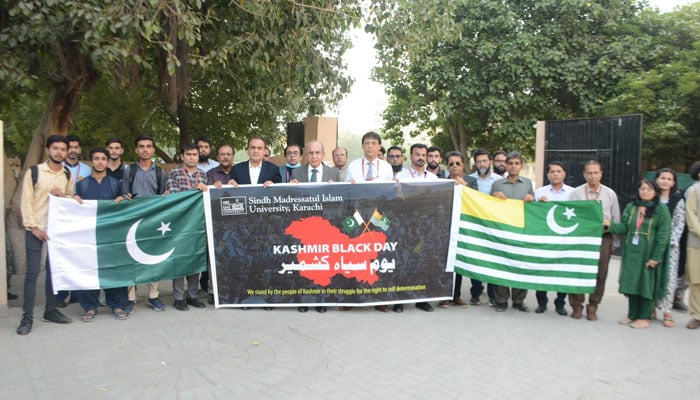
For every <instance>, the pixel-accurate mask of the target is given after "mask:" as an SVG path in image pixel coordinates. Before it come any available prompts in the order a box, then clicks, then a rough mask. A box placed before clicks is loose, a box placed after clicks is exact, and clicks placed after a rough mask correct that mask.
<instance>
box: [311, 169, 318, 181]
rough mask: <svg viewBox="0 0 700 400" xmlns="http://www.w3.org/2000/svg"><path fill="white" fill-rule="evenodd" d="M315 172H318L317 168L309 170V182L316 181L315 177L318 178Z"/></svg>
mask: <svg viewBox="0 0 700 400" xmlns="http://www.w3.org/2000/svg"><path fill="white" fill-rule="evenodd" d="M317 172H318V170H317V169H316V168H314V169H312V170H311V180H310V181H309V182H316V179H318V178H317V177H316V173H317Z"/></svg>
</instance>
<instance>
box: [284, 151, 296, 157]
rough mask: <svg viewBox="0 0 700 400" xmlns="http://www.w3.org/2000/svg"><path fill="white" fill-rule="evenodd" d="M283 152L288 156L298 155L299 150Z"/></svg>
mask: <svg viewBox="0 0 700 400" xmlns="http://www.w3.org/2000/svg"><path fill="white" fill-rule="evenodd" d="M284 154H286V155H288V156H298V155H299V152H298V151H288V152H286V153H284Z"/></svg>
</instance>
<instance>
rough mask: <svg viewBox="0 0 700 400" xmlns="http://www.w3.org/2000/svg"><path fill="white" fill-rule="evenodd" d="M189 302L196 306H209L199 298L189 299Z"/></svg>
mask: <svg viewBox="0 0 700 400" xmlns="http://www.w3.org/2000/svg"><path fill="white" fill-rule="evenodd" d="M187 304H189V305H191V306H192V307H194V308H207V305H206V304H204V303H202V302H201V301H199V299H187Z"/></svg>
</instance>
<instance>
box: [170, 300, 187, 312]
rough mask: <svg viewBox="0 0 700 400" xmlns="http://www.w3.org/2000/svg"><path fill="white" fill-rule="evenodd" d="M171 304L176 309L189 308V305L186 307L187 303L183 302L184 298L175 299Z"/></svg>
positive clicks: (184, 309)
mask: <svg viewBox="0 0 700 400" xmlns="http://www.w3.org/2000/svg"><path fill="white" fill-rule="evenodd" d="M173 306H174V307H175V309H176V310H178V311H187V310H189V309H190V308H189V307H187V303H185V300H175V302H174V303H173Z"/></svg>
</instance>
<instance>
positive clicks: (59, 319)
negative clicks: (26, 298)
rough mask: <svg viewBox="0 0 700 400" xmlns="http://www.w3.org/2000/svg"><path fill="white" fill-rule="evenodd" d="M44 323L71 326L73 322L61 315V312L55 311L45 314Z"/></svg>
mask: <svg viewBox="0 0 700 400" xmlns="http://www.w3.org/2000/svg"><path fill="white" fill-rule="evenodd" d="M43 321H46V322H55V323H57V324H70V323H71V322H73V320H72V319H70V318H68V317H66V316H65V315H63V314H61V312H60V311H58V310H53V311H51V312H48V313H46V312H45V313H44V318H43Z"/></svg>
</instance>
